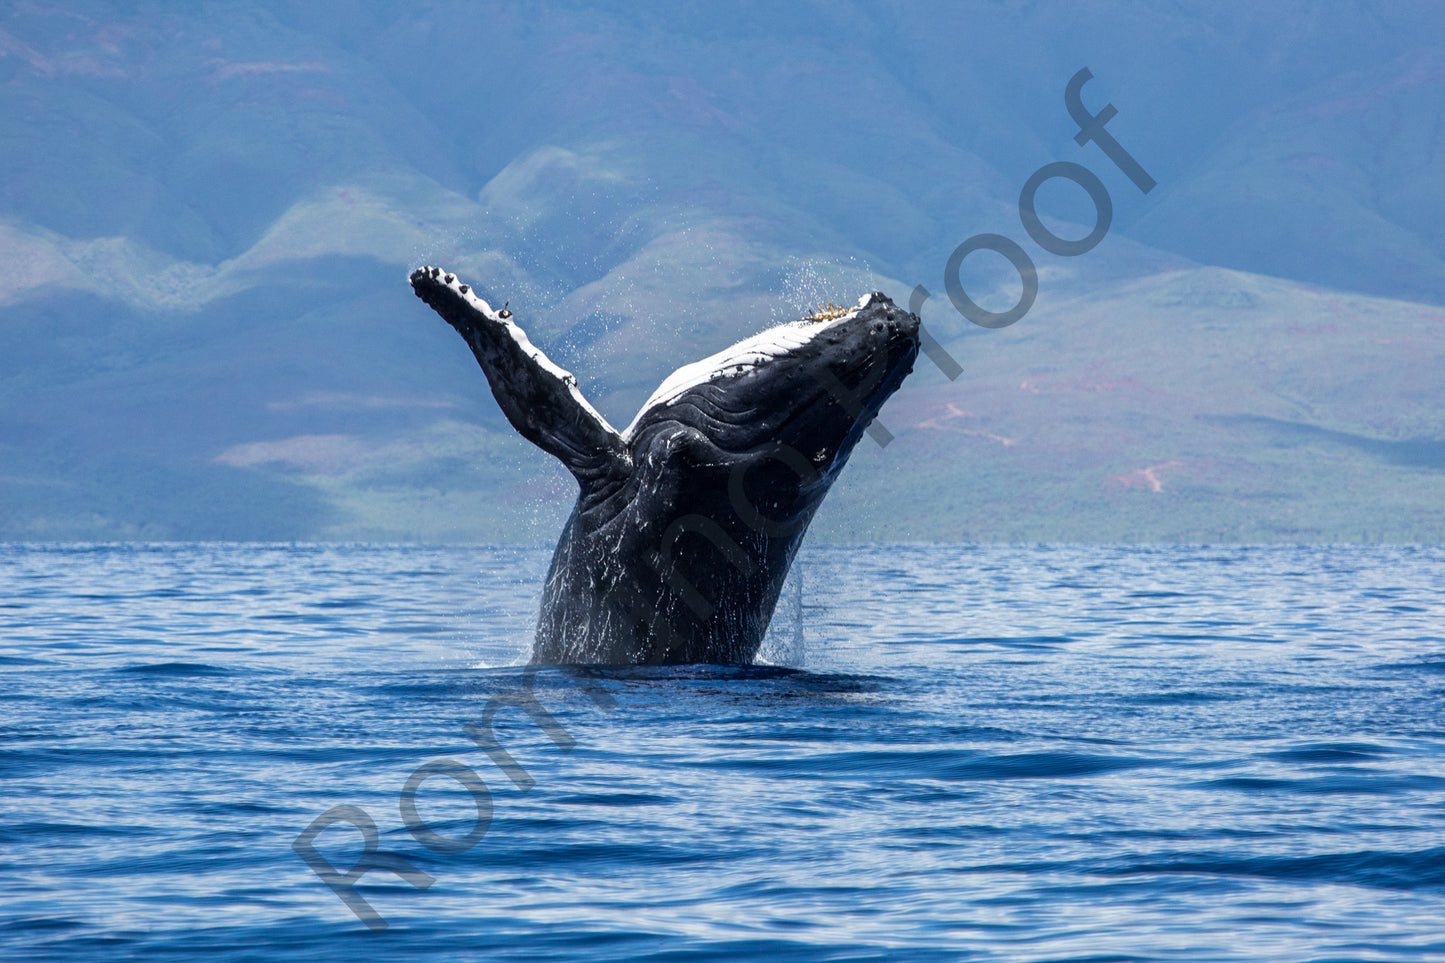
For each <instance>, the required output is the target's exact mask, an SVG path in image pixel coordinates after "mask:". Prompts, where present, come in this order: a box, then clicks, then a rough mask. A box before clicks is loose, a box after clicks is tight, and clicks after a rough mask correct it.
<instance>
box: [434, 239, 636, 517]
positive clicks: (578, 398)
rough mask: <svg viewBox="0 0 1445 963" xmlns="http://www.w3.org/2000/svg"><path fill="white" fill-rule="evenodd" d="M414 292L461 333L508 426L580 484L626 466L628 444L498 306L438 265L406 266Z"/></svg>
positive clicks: (615, 473) (567, 375)
mask: <svg viewBox="0 0 1445 963" xmlns="http://www.w3.org/2000/svg"><path fill="white" fill-rule="evenodd" d="M411 286H412V290H413V291H415V292H416V296H417V297H419V298H421V299H422V300H423V301H425V302H426V303H427V304H428V305H430V306H431V307H432V309H433V310H435V311H436V313H437V314H440V315H441V316H442V317H443V318H444V319H445V320H446V322H447V323H448V324H450V325H451V326H452V327H453V328H456V329H457V331H458V333H460V334H461V336H462V337H463V338H465V339H466V342H467V345H468V346H469V347H470V348H471V349H472V354H474V355H475V356H476V358H477V362H478V363H479V364H480V365H481V366H482V371H483V372H485V373H486V376H487V381H488V382H489V383H490V384H491V386H492V394H493V395H494V396H496V399H497V403H498V404H500V405H501V406H502V413H503V414H505V415H506V416H507V420H508V421H510V422H511V423H512V427H513V428H516V429H517V431H518V432H519V433H520V434H521V435H522V437H524V438H526V439H527V440H528V441H530V442H532V444H534V445H536V446H537V447H538V448H541V449H542V450H543V451H546V452H550V453H551V454H553V455H555V456H557V458H559V459H560V460H561V461H562V463H563V464H564V465H566V466H567V468H568V469H570V470H571V472H572V474H573V475H575V476H577V480H578V482H579V483H581V485H582V486H583V488H584V489H585V488H587V487H589V486H590V485H592V484H593V483H595V482H597V481H600V480H602V479H604V478H609V477H618V476H620V475H625V474H626V473H627V471H628V470H629V469H630V467H631V464H630V461H631V459H630V456H629V455H628V451H627V444H626V443H625V442H624V441H623V440H622V436H621V435H619V434H618V433H617V430H616V429H615V428H613V427H612V426H611V425H609V424H608V423H607V419H605V418H603V417H602V415H600V414H599V413H598V412H597V410H596V409H595V408H593V407H592V406H591V405H590V404H588V403H587V399H586V398H584V397H583V396H582V392H581V390H580V389H579V388H578V387H577V379H576V378H575V377H573V376H572V374H571V372H568V371H565V370H563V369H562V368H560V367H558V366H557V365H556V364H554V363H553V362H552V361H551V359H549V358H548V357H547V356H546V355H545V354H543V353H542V350H541V349H540V348H538V347H536V346H535V345H533V344H532V342H531V341H529V340H528V339H527V334H526V332H525V331H523V330H522V329H521V328H520V327H518V326H517V325H516V324H513V323H512V322H511V321H510V320H509V318H510V314H508V313H507V312H506V311H505V310H504V311H502V312H498V311H494V310H493V309H492V306H491V305H490V304H488V303H487V302H486V301H483V300H482V299H481V298H479V297H477V296H476V295H475V294H474V293H472V290H471V289H470V288H469V287H468V286H467V285H465V284H463V283H461V282H460V281H459V280H458V279H457V278H456V276H455V275H452V274H447V273H446V272H445V271H442V270H441V269H440V268H434V267H424V268H419V269H418V270H416V271H413V272H412V275H411Z"/></svg>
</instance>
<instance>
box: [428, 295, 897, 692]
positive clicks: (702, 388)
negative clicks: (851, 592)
mask: <svg viewBox="0 0 1445 963" xmlns="http://www.w3.org/2000/svg"><path fill="white" fill-rule="evenodd" d="M411 286H412V289H413V290H414V291H415V292H416V295H417V296H418V297H419V298H421V299H422V300H423V301H425V302H426V303H427V304H428V305H430V306H431V307H432V308H433V309H434V310H435V311H436V312H437V313H438V314H440V315H441V316H442V317H443V318H444V319H445V320H446V321H447V322H448V323H449V324H451V326H452V327H453V328H455V329H456V330H457V331H458V332H459V333H460V334H461V335H462V337H463V338H464V339H466V342H467V344H468V345H469V346H470V347H471V349H472V354H474V355H475V356H476V359H477V362H478V363H479V364H480V365H481V367H482V371H483V372H485V374H486V377H487V380H488V382H490V384H491V387H492V394H493V395H495V396H496V399H497V402H498V403H499V404H500V405H501V407H502V411H503V413H504V414H505V415H506V416H507V420H508V421H510V422H511V423H512V426H513V427H514V428H516V429H517V431H518V432H520V433H521V434H522V436H523V437H525V438H526V439H527V440H528V441H531V442H532V443H533V444H535V445H537V446H538V447H539V448H541V449H542V450H543V451H546V452H550V453H551V454H553V455H555V456H556V457H557V458H558V459H560V460H561V461H562V463H563V464H564V465H566V466H567V468H568V469H569V470H570V471H571V472H572V474H573V475H574V476H575V477H576V479H577V483H578V485H579V486H580V492H579V493H578V496H577V504H576V507H575V508H573V510H572V515H571V517H570V518H569V519H568V520H567V525H566V527H565V528H564V530H563V532H562V537H561V539H560V540H559V541H558V543H557V549H556V552H555V553H554V554H553V556H552V564H551V568H550V569H549V571H548V573H547V580H546V584H545V586H544V588H543V593H542V605H541V611H540V613H539V615H538V620H537V634H536V639H535V641H534V643H533V647H532V662H533V663H534V664H548V665H555V664H593V665H639V664H660V663H683V662H713V663H748V662H752V661H753V658H754V657H755V656H756V655H757V652H758V648H759V647H760V646H761V645H762V641H763V635H764V633H765V632H766V631H767V627H768V622H769V621H770V620H771V619H772V615H773V609H774V607H775V606H776V605H777V601H778V594H779V592H780V591H781V590H782V586H783V580H784V578H785V577H786V575H787V573H788V567H789V566H790V565H791V564H792V561H793V556H794V555H795V554H796V553H797V550H798V546H799V544H800V543H801V542H802V539H803V534H804V531H805V530H806V529H807V527H808V523H809V522H810V521H811V520H812V517H813V514H814V512H815V511H816V510H817V508H818V506H819V504H820V503H821V502H822V501H823V496H824V495H826V494H827V492H828V489H829V488H830V487H831V486H832V484H833V481H834V479H836V478H837V477H838V473H839V472H840V471H841V470H842V468H843V465H844V463H845V462H847V460H848V456H849V455H850V454H851V453H852V451H853V447H854V445H856V444H857V442H858V440H859V438H860V437H861V436H862V434H863V432H864V430H865V429H866V428H867V427H868V425H869V424H870V423H871V422H872V420H873V418H874V416H876V415H877V414H878V409H879V408H881V407H882V405H883V402H884V401H886V400H887V399H888V397H889V396H890V395H891V394H893V392H894V391H896V390H897V389H898V386H899V385H900V384H901V383H902V381H903V379H904V378H905V377H906V376H907V375H908V373H909V372H911V371H912V370H913V361H914V359H915V358H916V357H917V355H918V349H919V335H918V327H919V321H918V317H917V316H916V315H913V314H910V313H908V312H907V311H904V310H902V309H901V308H899V307H897V306H896V305H894V303H893V302H892V301H890V300H889V299H888V298H886V297H885V296H883V295H882V294H881V293H874V294H870V295H866V296H864V297H862V298H860V299H859V300H858V303H857V305H856V306H854V307H851V308H848V309H838V310H826V311H821V312H818V313H815V314H814V316H812V317H809V318H804V319H802V320H800V321H795V322H791V323H789V324H784V325H780V326H778V327H775V328H772V329H770V330H768V331H764V332H763V333H761V334H758V335H756V336H754V337H751V338H748V339H747V340H745V341H741V342H739V343H738V344H736V345H733V346H732V347H731V348H728V349H727V350H725V351H721V352H719V353H718V354H715V355H713V356H711V357H709V358H705V359H703V360H702V361H697V362H694V363H692V364H689V365H685V366H684V367H682V368H679V369H678V370H677V371H675V372H674V373H673V374H672V375H671V376H669V377H668V378H667V379H666V380H665V381H663V383H662V385H661V386H660V387H659V388H658V389H657V390H656V391H655V392H653V394H652V396H651V397H650V398H648V400H647V402H646V403H645V404H643V406H642V409H641V410H640V411H639V412H638V413H637V417H635V418H634V419H633V420H632V424H630V425H628V426H627V428H626V429H625V430H624V431H621V432H619V431H617V430H616V429H614V428H613V427H612V426H611V425H609V424H608V423H607V420H606V419H605V418H603V417H602V415H600V414H599V413H598V412H597V411H596V409H594V408H593V407H592V406H591V405H590V404H588V402H587V399H586V398H584V397H583V395H582V392H581V391H580V390H579V388H578V385H577V379H576V378H575V377H573V376H572V374H571V373H569V372H567V371H564V370H563V369H562V368H560V367H558V366H557V365H556V364H554V363H552V361H551V360H550V359H549V358H547V356H546V355H545V354H543V353H542V351H541V350H540V349H538V348H537V347H535V346H534V345H533V344H532V343H531V342H530V341H529V340H528V339H527V335H526V333H525V332H523V331H522V329H521V328H520V327H518V325H517V324H515V323H514V322H513V321H511V320H510V318H511V313H510V312H508V311H507V310H506V309H505V308H504V309H503V310H502V311H500V312H498V311H495V310H493V309H492V307H491V305H489V304H488V303H487V302H486V301H484V300H482V299H481V298H479V297H477V295H476V294H475V293H473V292H472V290H471V289H470V288H469V286H468V285H466V284H463V283H461V282H460V281H459V280H458V279H457V278H456V277H455V276H454V275H451V274H447V273H445V272H443V271H442V270H440V269H439V268H434V267H424V268H420V269H418V270H417V271H414V272H413V273H412V275H411Z"/></svg>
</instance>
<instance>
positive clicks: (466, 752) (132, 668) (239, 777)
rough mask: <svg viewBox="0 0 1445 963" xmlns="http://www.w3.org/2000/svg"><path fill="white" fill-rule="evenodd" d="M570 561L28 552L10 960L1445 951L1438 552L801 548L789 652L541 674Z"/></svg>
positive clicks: (9, 735) (18, 685)
mask: <svg viewBox="0 0 1445 963" xmlns="http://www.w3.org/2000/svg"><path fill="white" fill-rule="evenodd" d="M547 557H548V552H546V551H531V550H505V549H485V548H421V547H371V546H240V545H130V546H89V547H87V546H80V547H75V546H68V547H61V546H14V545H12V546H0V672H3V674H0V779H3V803H0V806H3V810H0V814H3V820H0V893H3V894H4V895H3V898H0V957H3V958H6V959H126V958H145V959H151V958H160V959H165V958H191V957H197V956H205V957H207V958H210V959H236V960H243V959H262V958H271V957H275V956H281V957H285V958H296V959H310V958H316V959H336V958H372V957H377V958H381V957H394V958H406V959H477V958H489V959H537V958H545V957H562V958H589V959H694V958H696V959H707V958H717V959H737V958H758V957H762V958H766V957H787V958H790V959H819V960H822V959H830V960H831V959H885V958H886V959H895V958H909V959H948V960H954V959H977V960H1091V961H1098V960H1146V959H1148V960H1156V959H1157V960H1191V959H1198V960H1320V961H1322V960H1421V959H1442V958H1445V710H1442V707H1445V601H1442V599H1445V549H1442V548H1385V547H1264V548H1260V547H1228V548H1204V547H1181V548H1122V547H1120V548H1108V547H1104V548H1101V547H990V546H949V547H912V546H882V547H869V548H831V547H826V548H811V549H806V550H805V552H804V554H803V555H802V557H801V558H800V562H799V564H798V566H797V569H796V572H795V577H794V578H793V579H792V581H791V582H790V584H789V588H788V590H787V592H786V594H785V597H784V599H783V601H782V603H781V604H780V606H779V610H778V614H777V616H776V618H775V620H774V627H773V632H772V634H771V636H770V638H769V642H768V645H767V647H766V648H765V652H764V655H765V657H766V660H767V662H768V663H769V664H759V665H756V666H752V667H746V668H736V667H735V668H719V667H687V668H671V669H632V670H624V671H595V672H590V673H586V674H576V675H568V674H565V673H562V672H559V671H557V670H544V671H542V672H540V673H537V674H535V675H530V674H528V673H526V672H525V671H524V670H523V668H522V666H521V663H522V662H523V661H524V659H525V653H526V646H527V639H528V636H529V633H530V628H531V622H532V618H533V615H534V606H535V604H536V593H537V586H538V584H539V582H540V578H541V574H542V572H543V571H544V569H545V566H546V562H547ZM529 686H530V692H531V693H532V695H533V696H534V697H535V699H536V702H535V703H533V704H532V705H531V706H526V705H523V706H522V708H518V704H519V703H525V699H523V698H521V695H524V694H525V693H526V692H528V691H529V690H528V687H529ZM509 702H510V704H509ZM526 708H532V709H533V710H534V714H536V715H537V717H538V719H540V721H541V722H542V723H545V725H539V724H538V723H537V722H536V721H534V719H533V718H532V717H531V716H529V715H527V714H526V712H524V711H523V710H524V709H526ZM489 710H490V712H491V713H492V715H493V718H492V719H491V722H492V724H493V726H492V730H491V731H492V732H493V733H494V734H495V737H496V743H495V744H494V745H493V746H492V748H493V752H492V754H490V755H489V753H488V752H486V751H483V748H481V747H479V744H478V742H477V741H476V740H475V739H474V738H472V736H470V735H469V734H468V731H467V729H466V727H467V725H468V723H472V724H473V727H474V728H473V731H474V732H481V731H483V730H482V729H478V728H477V726H478V725H479V724H481V725H482V726H484V725H485V722H486V721H487V716H488V712H489ZM542 710H545V713H543V712H542ZM553 737H555V740H554V738H553ZM558 742H560V743H561V744H562V747H559V745H558V744H557V743H558ZM499 747H500V748H501V749H505V750H506V752H507V753H509V754H510V756H511V764H507V759H505V758H504V757H501V756H500V755H499V753H498V752H497V749H498V748H499ZM563 747H565V748H566V749H567V751H563ZM494 756H495V757H497V759H500V761H501V762H502V763H503V764H504V766H503V767H499V766H498V764H497V761H496V760H494V758H493V757H494ZM444 760H450V762H447V761H444ZM509 774H510V775H509ZM512 777H516V778H515V780H514V778H512ZM409 781H410V782H409ZM519 783H520V784H521V785H519ZM408 785H410V786H411V790H410V792H409V793H408V792H407V787H408ZM524 786H526V787H529V788H525V790H524V788H522V787H524ZM468 787H469V788H468ZM407 804H409V805H410V807H411V810H410V813H409V814H408V815H404V811H405V810H406V806H407ZM336 807H350V808H344V809H337V808H336ZM324 813H330V814H331V815H332V816H335V815H336V814H337V813H341V814H342V815H343V816H345V817H347V818H339V817H338V818H337V819H336V820H335V821H332V822H331V823H330V824H329V825H327V824H326V820H322V823H321V826H323V827H324V828H319V832H317V833H316V834H315V835H314V840H313V841H312V849H311V850H310V853H311V856H312V857H313V861H314V860H315V859H316V858H319V859H321V860H323V862H321V863H320V864H319V865H321V866H322V871H323V872H324V871H325V866H326V865H330V866H331V867H332V868H333V876H332V877H331V878H332V881H333V882H334V883H336V884H337V889H338V890H340V891H342V892H345V893H348V894H350V895H351V896H352V897H353V900H352V902H353V904H355V905H361V904H360V903H359V901H357V900H355V899H354V897H355V896H359V897H361V899H362V900H364V901H365V905H366V906H369V907H370V909H369V911H368V910H366V909H365V908H363V910H362V913H361V915H358V913H356V912H353V909H352V908H349V906H348V903H347V902H344V901H343V900H342V899H341V898H340V897H339V896H338V895H337V892H335V891H333V889H332V888H331V887H329V886H328V885H326V883H324V882H323V881H322V878H321V877H320V876H319V875H318V874H317V872H315V871H313V869H312V868H311V867H310V866H309V865H308V863H307V862H306V861H305V860H304V859H303V855H301V854H298V849H297V848H296V846H295V845H293V844H296V842H297V838H298V836H301V834H302V833H303V831H304V830H306V829H307V827H308V826H311V825H313V823H314V821H315V820H317V818H318V817H320V816H322V814H324ZM358 814H359V815H358ZM348 819H349V821H348ZM366 822H370V823H374V825H375V835H374V839H373V841H372V843H373V847H374V848H376V849H377V851H378V853H381V854H390V855H389V856H380V855H378V856H374V857H373V860H374V861H375V862H376V863H377V864H378V868H372V869H370V870H369V871H367V872H366V873H364V874H363V875H361V877H360V881H359V882H356V880H355V879H354V878H353V877H349V876H347V875H346V874H347V872H348V871H349V870H352V868H353V866H355V865H357V863H358V860H359V859H361V858H362V856H363V852H364V850H363V842H364V833H363V831H362V830H361V829H359V828H358V826H359V825H361V824H362V823H366ZM426 844H430V847H429V846H428V845H426ZM301 850H302V851H303V854H304V851H305V847H304V846H302V847H301ZM382 863H385V864H386V866H391V867H392V868H397V867H400V868H401V869H402V870H403V871H404V872H405V873H406V874H408V876H407V877H403V876H401V875H397V874H395V873H392V872H389V871H388V870H387V869H386V868H385V866H381V865H380V864H382ZM364 865H365V864H363V866H364ZM423 874H424V875H423ZM354 875H355V874H353V876H354ZM428 878H429V879H430V882H429V883H426V881H427V879H428ZM350 883H354V884H355V885H354V886H349V885H348V884H350ZM422 883H426V888H421V886H420V885H419V884H422ZM368 914H369V915H368ZM363 917H367V918H368V919H369V921H370V922H371V924H372V926H371V927H368V925H366V920H364V919H363ZM373 928H375V929H376V930H378V931H376V932H374V931H373Z"/></svg>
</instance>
